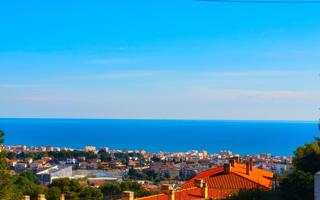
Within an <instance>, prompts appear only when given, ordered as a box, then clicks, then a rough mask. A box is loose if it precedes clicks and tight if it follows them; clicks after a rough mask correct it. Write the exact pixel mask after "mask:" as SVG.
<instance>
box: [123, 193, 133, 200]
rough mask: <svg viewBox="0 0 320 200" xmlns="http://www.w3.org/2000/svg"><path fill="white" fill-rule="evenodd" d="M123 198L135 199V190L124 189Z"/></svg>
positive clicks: (124, 199)
mask: <svg viewBox="0 0 320 200" xmlns="http://www.w3.org/2000/svg"><path fill="white" fill-rule="evenodd" d="M121 200H134V192H131V191H124V192H123V193H122V197H121Z"/></svg>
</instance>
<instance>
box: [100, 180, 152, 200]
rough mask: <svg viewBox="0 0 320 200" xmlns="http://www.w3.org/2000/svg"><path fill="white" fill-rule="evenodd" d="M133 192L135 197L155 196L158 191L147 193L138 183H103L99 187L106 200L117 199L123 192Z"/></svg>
mask: <svg viewBox="0 0 320 200" xmlns="http://www.w3.org/2000/svg"><path fill="white" fill-rule="evenodd" d="M126 190H130V191H133V192H134V194H135V197H143V196H149V195H153V194H157V193H158V191H148V190H146V189H144V188H143V187H142V186H141V185H140V184H139V183H137V182H134V181H124V182H122V183H105V184H104V185H103V186H102V187H101V191H102V193H103V194H104V196H105V198H106V199H110V200H113V199H119V197H120V196H121V194H122V192H123V191H126Z"/></svg>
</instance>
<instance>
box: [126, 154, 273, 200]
mask: <svg viewBox="0 0 320 200" xmlns="http://www.w3.org/2000/svg"><path fill="white" fill-rule="evenodd" d="M272 178H273V173H272V172H270V171H267V170H263V169H258V168H255V167H254V166H253V160H252V159H249V161H248V162H246V163H240V161H239V158H238V159H230V161H229V163H226V164H224V165H223V166H218V167H215V168H212V169H209V170H206V171H203V172H201V173H199V174H197V175H196V176H195V177H193V178H192V179H190V180H188V181H186V182H184V183H183V184H182V185H181V188H180V189H177V190H175V189H174V188H173V187H172V186H171V185H163V186H162V187H161V193H160V194H158V195H153V196H148V197H142V198H136V199H135V200H174V199H176V200H177V199H183V200H193V199H224V198H226V197H229V196H231V195H233V194H236V193H237V192H239V190H240V189H252V188H261V189H265V190H270V189H272ZM133 199H134V194H133V193H132V192H129V191H127V192H125V193H124V194H123V200H133Z"/></svg>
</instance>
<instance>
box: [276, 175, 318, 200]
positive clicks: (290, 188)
mask: <svg viewBox="0 0 320 200" xmlns="http://www.w3.org/2000/svg"><path fill="white" fill-rule="evenodd" d="M313 181H314V178H313V175H312V174H311V173H309V172H303V171H293V172H292V173H290V174H289V175H288V176H287V177H285V178H284V179H283V180H282V182H281V184H280V189H281V192H282V195H283V198H284V199H288V200H289V199H290V200H301V199H304V200H312V199H313V187H314V186H313Z"/></svg>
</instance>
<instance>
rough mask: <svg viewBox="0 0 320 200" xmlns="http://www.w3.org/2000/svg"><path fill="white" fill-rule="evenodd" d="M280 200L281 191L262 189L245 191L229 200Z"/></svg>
mask: <svg viewBox="0 0 320 200" xmlns="http://www.w3.org/2000/svg"><path fill="white" fill-rule="evenodd" d="M269 199H272V200H280V199H281V196H280V192H279V191H267V190H264V189H260V188H255V189H243V190H240V191H239V193H237V194H235V195H233V196H231V197H229V198H228V200H269Z"/></svg>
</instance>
